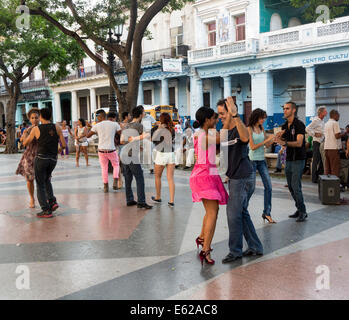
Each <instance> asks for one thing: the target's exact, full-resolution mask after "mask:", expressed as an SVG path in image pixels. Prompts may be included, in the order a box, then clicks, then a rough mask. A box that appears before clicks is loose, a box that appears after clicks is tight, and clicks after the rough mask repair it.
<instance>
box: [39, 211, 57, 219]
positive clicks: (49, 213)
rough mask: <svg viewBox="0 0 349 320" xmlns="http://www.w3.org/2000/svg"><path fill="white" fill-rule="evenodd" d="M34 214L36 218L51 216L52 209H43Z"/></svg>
mask: <svg viewBox="0 0 349 320" xmlns="http://www.w3.org/2000/svg"><path fill="white" fill-rule="evenodd" d="M36 216H37V217H38V218H52V217H53V214H52V211H49V210H45V211H41V212H39V213H38V214H37V215H36Z"/></svg>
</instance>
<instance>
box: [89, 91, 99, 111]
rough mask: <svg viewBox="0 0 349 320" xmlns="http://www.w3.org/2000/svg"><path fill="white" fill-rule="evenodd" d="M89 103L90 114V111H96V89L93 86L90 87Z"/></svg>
mask: <svg viewBox="0 0 349 320" xmlns="http://www.w3.org/2000/svg"><path fill="white" fill-rule="evenodd" d="M90 104H91V114H92V113H94V112H96V110H97V105H96V89H95V88H91V89H90ZM90 116H91V115H90Z"/></svg>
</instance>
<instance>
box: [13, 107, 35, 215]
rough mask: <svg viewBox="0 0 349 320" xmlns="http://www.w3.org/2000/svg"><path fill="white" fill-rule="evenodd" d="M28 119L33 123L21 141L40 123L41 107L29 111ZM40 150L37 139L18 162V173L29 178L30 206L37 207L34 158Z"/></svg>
mask: <svg viewBox="0 0 349 320" xmlns="http://www.w3.org/2000/svg"><path fill="white" fill-rule="evenodd" d="M28 119H29V121H30V123H31V124H32V125H31V126H30V127H29V128H28V129H26V130H24V132H23V135H22V137H21V142H22V141H24V140H25V139H26V138H27V137H28V136H29V134H30V132H31V130H32V129H33V128H34V127H35V126H37V125H39V109H35V108H33V109H31V110H29V112H28ZM37 150H38V141H37V140H36V139H34V140H33V142H32V143H30V144H29V145H28V146H27V147H26V149H25V151H24V153H23V156H22V159H21V161H20V162H19V164H18V168H17V170H16V174H20V175H22V176H23V177H25V179H26V180H27V188H28V192H29V196H30V203H29V208H35V199H34V178H35V174H34V159H35V157H36V153H37Z"/></svg>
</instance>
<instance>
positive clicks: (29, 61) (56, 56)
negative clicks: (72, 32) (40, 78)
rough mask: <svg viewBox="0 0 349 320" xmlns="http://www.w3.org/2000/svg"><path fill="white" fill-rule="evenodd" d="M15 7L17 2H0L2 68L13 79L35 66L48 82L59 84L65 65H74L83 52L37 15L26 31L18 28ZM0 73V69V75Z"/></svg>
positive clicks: (2, 0) (73, 42) (12, 0)
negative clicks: (5, 68)
mask: <svg viewBox="0 0 349 320" xmlns="http://www.w3.org/2000/svg"><path fill="white" fill-rule="evenodd" d="M18 5H20V1H18V0H6V1H5V0H0V39H1V40H0V57H1V59H2V61H3V63H4V65H5V66H6V67H7V69H8V71H9V73H10V74H11V76H12V77H13V79H14V78H18V76H19V74H20V73H22V74H23V73H24V72H25V71H26V70H27V69H28V68H31V67H38V68H40V69H41V70H43V71H45V73H46V75H47V76H48V77H49V79H50V81H51V82H56V81H59V80H60V79H62V78H63V77H65V76H66V75H67V74H68V73H69V72H68V71H67V66H73V67H76V66H77V64H78V61H79V60H81V59H82V58H83V57H84V52H83V51H82V50H81V48H80V46H78V45H77V43H76V42H75V41H74V40H73V39H71V38H69V37H67V36H65V35H64V34H63V33H61V32H60V31H59V30H58V29H56V28H55V27H53V26H52V25H51V24H49V23H48V22H47V21H46V20H45V19H43V18H41V17H39V16H31V17H30V24H29V26H30V27H29V28H28V29H18V28H17V27H16V20H17V18H18V17H19V16H20V14H19V13H16V8H17V6H18ZM3 73H5V71H4V70H2V69H1V68H0V75H1V74H3ZM15 73H16V74H15ZM22 80H23V79H20V81H22Z"/></svg>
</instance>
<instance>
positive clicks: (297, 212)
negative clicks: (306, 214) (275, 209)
mask: <svg viewBox="0 0 349 320" xmlns="http://www.w3.org/2000/svg"><path fill="white" fill-rule="evenodd" d="M288 217H289V218H298V217H299V211H298V210H297V211H296V212H295V213H294V214H291V215H289V216H288Z"/></svg>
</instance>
